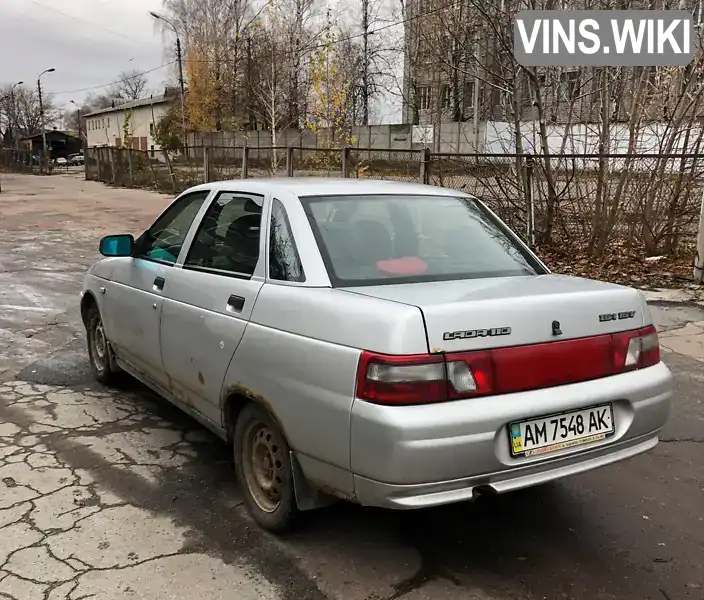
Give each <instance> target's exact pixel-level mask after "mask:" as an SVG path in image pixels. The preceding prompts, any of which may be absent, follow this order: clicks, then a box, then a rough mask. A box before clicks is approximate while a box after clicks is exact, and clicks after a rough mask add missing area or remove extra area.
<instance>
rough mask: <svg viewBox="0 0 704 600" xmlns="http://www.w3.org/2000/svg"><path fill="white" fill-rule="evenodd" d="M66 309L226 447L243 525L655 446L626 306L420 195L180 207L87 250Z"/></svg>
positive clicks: (450, 492)
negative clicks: (76, 307)
mask: <svg viewBox="0 0 704 600" xmlns="http://www.w3.org/2000/svg"><path fill="white" fill-rule="evenodd" d="M100 252H101V253H102V254H103V255H104V256H105V257H106V258H105V259H103V260H101V261H100V262H98V263H97V264H95V265H94V266H93V267H91V269H90V270H89V272H88V274H87V276H86V278H85V285H84V288H83V293H82V299H81V310H82V315H83V319H84V322H85V325H86V329H87V332H88V349H89V353H90V360H91V364H92V368H93V371H94V373H95V376H96V378H97V379H98V380H99V381H101V382H104V383H108V382H110V381H111V380H112V379H114V378H115V377H117V376H119V375H120V374H122V373H124V372H126V373H129V374H130V375H132V376H134V377H136V378H137V379H139V380H141V381H142V382H143V383H145V384H146V385H147V386H149V387H150V388H152V389H154V390H155V391H156V392H158V393H159V394H161V395H162V396H163V397H164V398H166V399H168V400H169V401H171V402H173V403H174V404H175V405H177V406H178V407H180V408H181V409H183V410H184V411H186V412H187V413H189V414H190V415H192V416H193V417H194V418H196V419H197V420H199V421H200V422H201V423H203V424H204V425H205V426H207V427H208V428H210V429H211V430H212V431H214V432H215V433H216V434H217V435H219V436H220V437H222V438H223V439H224V440H227V441H228V442H229V443H230V444H232V447H233V452H234V458H235V465H236V472H237V476H238V479H239V481H240V484H241V487H242V490H243V493H244V497H245V500H246V504H247V507H248V509H249V511H250V513H251V515H252V516H253V518H254V519H255V520H256V521H257V522H258V523H260V524H261V525H262V526H263V527H265V528H267V529H269V530H271V531H278V532H280V531H283V530H284V529H286V528H288V527H289V526H291V525H292V524H293V523H294V522H295V518H296V516H297V515H298V514H299V513H300V512H301V511H303V510H308V509H311V508H315V507H317V506H321V505H323V504H326V503H328V502H330V501H331V499H334V498H342V499H345V500H349V501H353V502H358V503H360V504H363V505H370V506H382V507H388V508H396V509H410V508H421V507H427V506H433V505H439V504H445V503H451V502H459V501H464V500H468V499H471V498H473V497H474V496H476V495H477V494H481V493H485V492H493V493H495V492H506V491H510V490H515V489H519V488H523V487H528V486H533V485H536V484H540V483H543V482H546V481H550V480H554V479H557V478H560V477H564V476H567V475H575V474H577V473H580V472H583V471H587V470H589V469H594V468H596V467H601V466H604V465H607V464H610V463H613V462H615V461H619V460H622V459H626V458H629V457H632V456H634V455H636V454H639V453H641V452H644V451H647V450H650V449H652V448H653V447H654V446H655V445H656V444H657V442H658V432H659V431H660V429H661V428H662V427H663V425H664V424H665V422H666V421H667V418H668V415H669V411H670V398H671V390H672V380H671V375H670V372H669V370H668V369H667V367H666V366H665V365H664V364H663V363H662V362H661V361H660V350H659V343H658V336H657V332H656V330H655V327H654V326H653V323H652V320H651V316H650V313H649V310H648V307H647V305H646V303H645V300H644V298H643V296H642V295H641V294H640V293H639V292H638V291H636V290H633V289H629V288H626V287H621V286H617V285H612V284H607V283H601V282H597V281H592V280H587V279H580V278H574V277H566V276H561V275H552V274H550V272H549V271H548V269H547V268H546V267H545V265H544V264H543V263H542V262H541V261H540V260H539V259H538V258H537V257H536V256H535V254H533V253H532V252H531V251H530V250H529V248H528V247H526V245H525V244H524V243H523V242H522V241H521V240H520V239H519V238H518V237H517V236H516V235H515V234H514V233H513V232H511V231H510V230H509V229H508V228H507V227H506V226H505V225H504V224H503V223H502V222H501V221H500V220H499V219H498V218H497V217H496V215H494V214H493V213H492V212H491V211H490V210H489V209H488V208H487V207H486V206H485V205H484V204H483V203H482V202H480V201H479V200H477V199H476V198H473V197H471V196H468V195H466V194H463V193H460V192H457V191H453V190H448V189H442V188H436V187H430V186H421V185H412V184H405V183H395V182H379V181H363V180H334V179H332V180H316V179H298V180H297V179H285V180H264V181H256V180H244V181H226V182H219V183H213V184H208V185H202V186H198V187H195V188H192V189H190V190H188V191H186V192H185V193H183V194H182V195H181V196H179V197H178V198H177V199H176V200H175V201H174V202H173V204H172V205H171V206H169V208H167V209H166V211H165V212H164V213H163V214H162V215H161V216H160V217H159V218H158V219H157V220H156V221H155V222H154V224H153V225H152V226H151V227H150V228H149V229H148V230H147V231H145V232H144V233H142V235H140V236H139V237H138V238H137V239H134V238H133V236H132V235H128V234H123V235H113V236H108V237H106V238H103V239H102V240H101V242H100Z"/></svg>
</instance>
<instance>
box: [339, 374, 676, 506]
mask: <svg viewBox="0 0 704 600" xmlns="http://www.w3.org/2000/svg"><path fill="white" fill-rule="evenodd" d="M671 390H672V376H671V374H670V371H669V369H668V368H667V367H666V366H665V365H664V364H663V363H659V364H658V365H655V366H654V367H650V368H647V369H642V370H639V371H634V372H631V373H624V374H621V375H616V376H613V377H608V378H604V379H599V380H595V381H587V382H583V383H577V384H572V385H566V386H560V387H556V388H549V389H543V390H535V391H530V392H522V393H517V394H506V395H502V396H493V397H486V398H475V399H472V400H463V401H456V402H447V403H443V404H442V405H426V406H411V407H389V406H378V405H374V404H370V403H367V402H363V401H359V400H357V401H355V403H354V405H353V408H352V439H351V442H352V472H353V473H354V474H355V475H354V480H355V491H356V496H357V499H358V501H359V502H360V503H361V504H365V505H376V506H387V507H395V508H416V507H423V506H433V505H437V504H446V503H451V502H458V501H462V500H466V499H469V498H471V497H472V495H473V494H474V493H475V490H476V489H477V488H485V489H488V490H491V491H496V492H504V491H509V490H513V489H519V488H523V487H529V486H532V485H536V484H539V483H543V482H545V481H550V480H553V479H557V478H561V477H565V476H568V475H573V474H577V473H580V472H583V471H586V470H590V469H594V468H597V467H601V466H604V465H607V464H610V463H613V462H616V461H619V460H623V459H626V458H629V457H631V456H634V455H636V454H639V453H641V452H645V451H647V450H649V449H650V448H652V447H654V446H655V445H656V444H657V439H658V438H657V434H658V432H659V430H660V429H661V428H662V427H663V425H664V424H665V423H666V422H667V419H668V416H669V413H670V404H671V393H672V392H671ZM604 402H610V403H611V404H612V406H613V411H614V422H615V428H616V431H615V433H614V435H613V436H611V437H609V438H607V439H605V440H602V441H599V442H596V443H593V444H589V445H585V446H582V447H579V446H578V447H575V448H568V449H565V450H562V451H559V452H555V453H554V454H550V455H548V456H547V457H545V456H537V457H512V456H511V454H510V450H509V447H510V440H509V435H508V430H507V425H508V423H510V422H511V421H515V420H520V419H526V418H531V417H539V416H543V415H549V414H552V413H556V412H562V411H568V410H574V409H579V408H584V407H588V406H593V405H597V404H602V403H604Z"/></svg>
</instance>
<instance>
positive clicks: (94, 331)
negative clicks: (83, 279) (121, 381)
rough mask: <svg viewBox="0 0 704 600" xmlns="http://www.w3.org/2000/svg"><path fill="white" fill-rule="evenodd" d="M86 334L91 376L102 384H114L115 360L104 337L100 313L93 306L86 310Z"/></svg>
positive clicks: (115, 375)
mask: <svg viewBox="0 0 704 600" xmlns="http://www.w3.org/2000/svg"><path fill="white" fill-rule="evenodd" d="M86 323H87V325H86V332H87V334H88V357H89V358H90V366H91V369H92V371H93V376H94V377H95V379H96V380H97V381H99V382H100V383H103V384H106V385H107V384H109V383H114V381H115V379H117V375H118V367H117V366H115V358H114V356H113V354H112V350H111V349H110V343H109V342H108V338H107V337H106V335H105V328H104V326H103V320H102V318H101V317H100V311H99V310H98V307H97V306H96V305H95V304H94V305H93V306H91V307H90V308H89V309H88V317H87V319H86Z"/></svg>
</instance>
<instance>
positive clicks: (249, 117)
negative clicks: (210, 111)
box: [246, 34, 256, 130]
mask: <svg viewBox="0 0 704 600" xmlns="http://www.w3.org/2000/svg"><path fill="white" fill-rule="evenodd" d="M253 67H254V64H253V61H252V37H251V36H250V35H249V34H247V71H246V78H247V84H246V90H247V120H248V121H249V128H250V129H252V130H254V129H256V120H255V117H254V105H253V103H252V98H254V90H253V89H252V70H253Z"/></svg>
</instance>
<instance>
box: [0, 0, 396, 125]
mask: <svg viewBox="0 0 704 600" xmlns="http://www.w3.org/2000/svg"><path fill="white" fill-rule="evenodd" d="M338 1H342V2H345V3H346V6H350V3H352V4H353V5H355V6H356V5H358V4H359V0H335V1H333V0H331V1H330V5H334V4H336V3H337V2H338ZM161 7H162V0H0V57H2V58H0V85H4V84H13V83H16V82H18V81H24V82H25V84H27V85H31V86H36V81H37V76H38V75H39V73H41V72H42V71H44V70H45V69H49V68H52V67H53V68H55V69H56V72H54V73H48V74H46V75H44V76H43V77H42V86H43V88H44V89H45V90H46V91H47V92H49V93H52V94H54V95H55V97H56V102H57V105H58V106H61V107H67V108H68V107H69V103H70V101H71V100H75V101H76V102H77V103H79V104H80V102H81V100H82V99H83V98H84V97H85V96H86V95H87V94H89V93H91V92H93V93H95V92H100V91H101V87H100V86H104V87H103V88H102V89H105V87H107V86H105V84H108V83H110V82H113V81H115V80H116V79H117V78H118V77H117V76H118V74H119V73H120V72H121V71H128V70H131V69H137V70H139V71H142V72H144V71H147V70H150V69H155V68H157V67H159V66H160V65H163V64H165V63H167V62H169V60H170V59H169V58H168V57H167V53H166V51H165V49H164V43H173V40H169V39H164V40H163V39H162V35H161V32H160V30H158V29H156V28H155V23H154V19H153V18H152V17H150V16H149V11H150V10H155V11H158V10H160V9H161ZM389 34H391V31H389V30H387V31H386V32H385V36H386V35H389ZM169 56H173V52H172V53H170V54H169ZM172 76H175V69H174V68H173V67H171V66H167V67H164V68H161V69H156V70H155V71H153V72H151V73H149V74H148V75H147V77H148V79H149V85H150V89H149V90H148V92H150V93H152V92H153V93H161V92H162V91H163V84H164V82H165V81H167V80H169V79H170V78H171V77H172ZM87 88H96V89H87ZM145 95H146V94H145ZM376 103H377V109H376V111H375V112H376V113H377V115H376V116H377V118H379V117H380V118H381V120H382V121H385V122H389V121H391V122H394V121H396V120H397V119H398V116H399V115H398V106H395V104H397V102H394V101H390V100H389V99H388V98H379V99H377V101H376Z"/></svg>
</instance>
